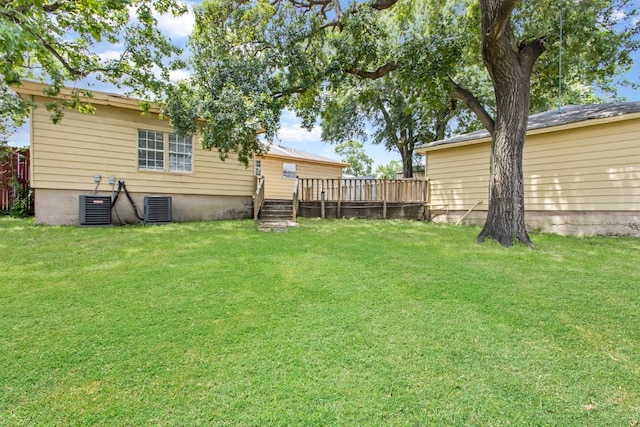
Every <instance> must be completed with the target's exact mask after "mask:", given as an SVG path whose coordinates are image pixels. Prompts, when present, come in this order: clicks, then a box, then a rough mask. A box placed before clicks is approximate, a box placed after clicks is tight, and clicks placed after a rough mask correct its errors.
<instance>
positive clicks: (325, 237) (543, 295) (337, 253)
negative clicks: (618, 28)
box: [0, 218, 640, 426]
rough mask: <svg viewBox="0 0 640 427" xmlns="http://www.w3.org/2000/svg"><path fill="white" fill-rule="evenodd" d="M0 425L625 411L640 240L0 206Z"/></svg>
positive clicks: (631, 378) (639, 298)
mask: <svg viewBox="0 0 640 427" xmlns="http://www.w3.org/2000/svg"><path fill="white" fill-rule="evenodd" d="M0 233H1V234H0V235H1V237H0V250H1V251H2V253H3V258H4V259H3V267H2V274H1V277H0V425H11V426H21V425H24V426H27V425H29V426H32V425H46V426H55V425H64V426H67V425H69V426H86V425H105V426H112V425H144V426H147V425H159V426H172V425H220V426H226V425H228V426H232V425H233V426H238V425H251V426H259V425H287V426H296V425H297V426H309V425H323V426H324V425H339V426H350V425H351V426H363V425H372V426H383V425H384V426H417V425H447V426H449V425H460V426H463V425H469V426H506V425H518V426H526V425H532V426H533V425H535V426H538V425H540V426H543V425H549V426H605V425H606V426H636V425H638V422H639V421H640V291H639V285H640V268H639V266H640V240H637V239H630V238H607V237H588V238H587V237H584V238H578V237H560V236H555V235H544V234H534V235H533V239H534V242H535V243H536V245H537V246H538V248H539V249H537V250H535V251H532V250H529V249H527V248H524V247H514V248H511V249H508V250H507V249H504V248H502V247H500V246H499V245H497V244H493V243H491V242H488V243H485V244H482V245H480V244H476V243H474V238H475V236H476V235H477V233H478V229H475V228H467V227H452V226H438V225H435V224H424V223H419V222H393V221H388V222H382V221H317V220H307V221H304V222H303V223H302V226H301V227H299V228H293V229H290V231H289V233H261V232H258V231H256V229H255V226H254V225H253V223H252V222H249V221H234V222H224V221H223V222H210V223H191V224H173V225H168V226H162V227H120V228H117V227H114V228H76V227H41V226H34V225H33V224H32V223H31V222H30V221H28V220H16V219H11V218H0Z"/></svg>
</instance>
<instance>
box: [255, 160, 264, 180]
mask: <svg viewBox="0 0 640 427" xmlns="http://www.w3.org/2000/svg"><path fill="white" fill-rule="evenodd" d="M254 162H255V165H256V176H257V177H261V176H262V161H261V160H255V161H254Z"/></svg>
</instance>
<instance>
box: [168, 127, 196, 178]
mask: <svg viewBox="0 0 640 427" xmlns="http://www.w3.org/2000/svg"><path fill="white" fill-rule="evenodd" d="M191 150H192V144H191V137H190V136H178V135H176V134H175V133H170V134H169V171H170V172H191V169H192V167H191V154H192V153H191Z"/></svg>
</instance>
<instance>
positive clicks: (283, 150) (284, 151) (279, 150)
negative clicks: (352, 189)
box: [265, 144, 349, 167]
mask: <svg viewBox="0 0 640 427" xmlns="http://www.w3.org/2000/svg"><path fill="white" fill-rule="evenodd" d="M265 157H280V158H285V159H294V160H306V161H311V162H316V163H331V164H335V165H340V166H342V167H348V166H349V163H344V162H341V161H339V160H334V159H330V158H328V157H324V156H319V155H317V154H313V153H309V152H307V151H302V150H298V149H296V148H289V147H283V146H281V145H274V144H269V151H268V152H267V153H265Z"/></svg>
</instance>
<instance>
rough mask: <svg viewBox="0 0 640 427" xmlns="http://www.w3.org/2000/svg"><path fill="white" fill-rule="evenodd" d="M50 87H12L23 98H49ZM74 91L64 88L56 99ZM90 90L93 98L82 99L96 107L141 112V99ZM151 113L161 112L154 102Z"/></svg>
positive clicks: (28, 83)
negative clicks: (34, 96) (30, 96)
mask: <svg viewBox="0 0 640 427" xmlns="http://www.w3.org/2000/svg"><path fill="white" fill-rule="evenodd" d="M49 87H50V85H48V84H46V83H40V82H32V81H28V80H23V81H22V82H21V84H20V86H14V87H12V89H13V90H14V91H15V92H16V93H17V94H18V95H21V96H24V95H36V96H44V97H49V96H48V95H45V94H44V93H43V91H44V90H45V89H48V88H49ZM72 90H73V89H72V88H69V87H63V88H61V89H60V94H59V95H58V96H57V97H56V98H61V99H64V98H67V97H69V96H70V95H71V92H72ZM88 90H90V91H91V93H92V95H93V96H92V97H91V98H87V97H84V96H81V97H80V99H81V100H82V101H83V102H90V103H91V104H95V105H108V106H111V107H119V108H126V109H130V110H138V111H140V102H141V100H139V99H136V98H131V97H128V96H124V95H118V94H115V93H107V92H101V91H97V90H92V89H88ZM150 111H151V112H152V113H158V112H160V108H159V106H158V105H157V104H155V103H153V102H152V103H151V109H150Z"/></svg>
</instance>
